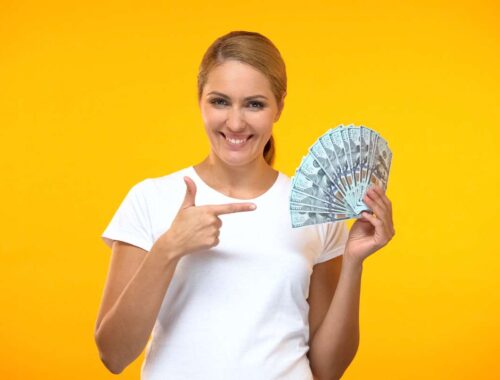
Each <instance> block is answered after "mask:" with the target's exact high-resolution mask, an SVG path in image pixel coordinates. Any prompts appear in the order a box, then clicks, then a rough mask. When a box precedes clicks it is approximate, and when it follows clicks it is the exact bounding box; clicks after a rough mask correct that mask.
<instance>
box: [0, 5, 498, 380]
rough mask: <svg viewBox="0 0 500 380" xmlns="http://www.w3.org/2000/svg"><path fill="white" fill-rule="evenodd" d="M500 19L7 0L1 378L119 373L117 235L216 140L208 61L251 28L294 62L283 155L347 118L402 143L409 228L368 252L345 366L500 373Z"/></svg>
mask: <svg viewBox="0 0 500 380" xmlns="http://www.w3.org/2000/svg"><path fill="white" fill-rule="evenodd" d="M499 19H500V17H499V8H498V2H496V1H479V0H476V1H435V0H434V1H394V2H388V1H346V2H340V1H331V2H330V1H308V2H306V3H304V2H297V3H296V4H291V3H290V2H287V1H281V2H267V1H265V2H236V1H225V0H219V1H214V2H212V1H204V2H200V3H194V2H189V1H183V2H177V1H175V2H174V1H171V2H166V1H164V2H160V1H143V2H139V1H136V2H134V1H130V2H124V1H113V2H102V1H78V2H73V1H69V2H68V1H38V2H33V1H30V2H28V1H19V0H18V1H10V0H2V1H1V2H0V141H1V150H0V155H1V157H0V165H1V175H2V179H1V182H0V183H1V196H2V201H3V202H2V203H3V204H2V218H1V222H0V223H1V236H2V238H1V239H0V249H1V254H2V256H1V264H2V265H1V269H0V271H1V273H0V278H1V280H0V281H1V289H2V291H1V296H0V297H1V298H0V301H1V307H2V316H1V324H0V341H1V342H2V344H1V346H0V350H1V352H0V356H1V358H2V364H1V365H0V378H2V379H70V378H71V379H107V378H110V379H111V378H114V375H112V374H110V373H108V372H107V371H106V369H105V367H104V366H103V365H102V364H101V362H100V361H99V357H98V353H97V349H96V346H95V344H94V338H93V332H94V331H93V329H94V322H95V318H96V315H97V308H98V306H99V303H100V299H101V294H102V289H103V286H104V279H105V276H106V273H107V266H108V260H109V257H110V250H109V248H108V247H107V246H106V245H105V244H104V243H103V242H102V241H101V238H100V234H101V233H102V232H103V230H104V228H105V227H106V225H107V224H108V222H109V221H110V219H111V217H112V215H113V214H114V212H115V211H116V209H117V207H118V205H119V204H120V202H121V201H122V199H123V197H124V196H125V194H126V192H127V191H128V190H129V189H130V187H131V186H132V185H134V184H135V183H137V182H138V181H140V180H142V179H144V178H148V177H157V176H162V175H165V174H168V173H170V172H172V171H175V170H178V169H180V168H182V167H185V166H187V165H190V164H193V163H196V162H198V161H200V160H201V159H202V158H204V157H205V155H206V154H207V152H208V148H209V145H208V141H207V139H206V136H205V133H204V130H203V125H202V121H201V117H200V114H199V111H198V108H197V103H196V73H197V68H198V65H199V63H200V60H201V57H202V55H203V53H204V51H205V49H206V48H207V47H208V46H209V44H210V43H211V42H212V41H213V40H214V39H215V38H216V37H218V36H220V35H222V34H225V33H227V32H229V31H231V30H240V29H241V30H251V31H258V32H260V33H263V34H264V35H266V36H268V37H269V38H271V40H272V41H273V42H274V43H275V44H276V45H277V47H278V48H279V49H280V51H281V53H282V55H283V57H284V59H285V61H286V64H287V73H288V77H289V82H288V85H289V87H288V96H287V99H286V105H285V109H284V113H283V115H282V118H281V120H280V121H279V122H278V123H277V124H276V125H275V132H274V133H275V136H276V141H277V160H276V165H275V167H276V168H277V169H279V170H281V171H282V172H284V173H286V174H288V175H289V176H291V175H292V174H293V172H294V169H295V168H296V167H297V166H298V164H299V162H300V159H301V157H302V155H303V154H305V153H306V151H307V148H308V147H309V146H310V145H311V144H312V143H313V142H314V141H315V140H316V139H317V138H318V137H319V136H320V134H322V133H324V132H325V131H326V130H327V129H328V128H330V127H333V126H336V125H338V124H340V123H344V124H348V123H355V124H358V125H359V124H363V125H366V126H367V127H370V128H372V129H375V130H377V131H378V132H380V133H381V135H382V136H383V137H384V138H386V140H387V141H388V142H389V146H390V147H391V149H392V151H393V163H392V168H391V175H390V180H389V187H388V191H387V194H388V196H389V198H390V199H391V200H392V201H393V204H394V222H395V228H396V236H395V237H394V239H393V241H392V242H391V243H390V244H389V245H388V246H386V247H384V248H383V249H382V250H380V251H379V252H377V253H375V254H374V255H373V256H372V257H370V258H368V259H367V261H366V262H365V266H364V273H363V283H362V295H361V314H360V318H361V320H360V323H361V345H360V348H359V351H358V354H357V356H356V358H355V359H354V361H353V362H352V364H351V366H350V367H349V368H348V370H347V371H346V374H345V376H344V378H345V379H348V380H349V379H493V378H497V377H496V376H498V373H499V370H500V368H499V367H500V365H499V364H497V363H498V352H499V348H500V343H499V342H500V329H499V323H498V321H499V317H500V313H499V309H500V302H499V301H500V296H499V285H500V284H499V282H500V281H499V269H500V268H499V263H500V258H499V253H500V250H499V248H498V246H499V245H498V237H499V233H498V226H499V223H498V214H499V211H500V209H499V202H498V199H497V197H498V195H499V194H498V189H499V168H498V167H499V159H498V154H499V148H500V144H499V142H500V139H499V127H500V125H499V122H500V106H499V102H500V91H499V88H500V87H499V85H500V80H499V79H500V78H499V77H500V74H499V69H498V68H499V67H500V64H499V56H500V46H499V37H500V27H499V25H500V22H499ZM142 360H143V355H141V356H140V358H138V359H137V360H136V361H135V362H134V363H133V364H132V365H130V367H128V368H127V369H126V370H125V371H124V372H123V373H122V374H121V375H120V378H123V379H137V378H138V377H139V370H140V364H141V363H142Z"/></svg>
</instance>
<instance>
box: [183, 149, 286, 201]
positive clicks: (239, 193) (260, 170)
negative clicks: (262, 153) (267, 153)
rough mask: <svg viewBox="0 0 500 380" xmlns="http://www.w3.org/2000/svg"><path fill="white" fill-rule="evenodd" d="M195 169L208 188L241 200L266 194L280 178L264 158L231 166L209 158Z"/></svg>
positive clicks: (195, 166)
mask: <svg viewBox="0 0 500 380" xmlns="http://www.w3.org/2000/svg"><path fill="white" fill-rule="evenodd" d="M193 168H194V169H195V170H196V173H197V174H198V176H199V177H200V178H201V179H202V180H203V181H204V182H205V183H206V184H207V185H208V186H210V187H212V188H214V189H215V190H217V191H219V192H221V193H223V194H226V195H227V196H229V197H233V198H240V199H252V198H256V197H257V196H259V195H261V194H263V193H265V192H266V191H267V190H268V189H269V188H270V187H271V186H272V185H273V184H274V182H275V181H276V178H277V176H278V172H277V171H276V170H275V169H273V167H272V166H270V165H269V164H268V163H267V162H266V161H265V160H264V158H263V157H262V159H261V160H258V161H256V162H251V163H248V164H247V165H242V166H231V165H227V164H226V163H224V162H222V161H220V160H219V159H218V158H214V157H212V156H207V157H206V158H205V159H204V160H203V161H201V162H200V163H199V164H197V165H194V166H193Z"/></svg>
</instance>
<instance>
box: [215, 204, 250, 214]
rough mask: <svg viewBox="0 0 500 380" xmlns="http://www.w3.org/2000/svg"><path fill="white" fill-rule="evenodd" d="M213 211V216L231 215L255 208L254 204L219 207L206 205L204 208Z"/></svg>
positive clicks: (223, 205)
mask: <svg viewBox="0 0 500 380" xmlns="http://www.w3.org/2000/svg"><path fill="white" fill-rule="evenodd" d="M206 207H208V208H209V209H210V210H212V211H213V213H214V214H215V215H222V214H232V213H235V212H245V211H253V210H255V209H256V208H257V206H256V204H255V203H250V202H244V203H226V204H221V205H208V206H206Z"/></svg>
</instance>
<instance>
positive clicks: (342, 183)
mask: <svg viewBox="0 0 500 380" xmlns="http://www.w3.org/2000/svg"><path fill="white" fill-rule="evenodd" d="M391 161H392V152H391V150H390V149H389V146H388V144H387V142H386V141H385V140H384V139H383V138H382V137H381V136H380V134H379V133H377V132H376V131H374V130H371V129H369V128H366V127H364V126H360V127H356V126H355V125H348V126H344V125H339V126H338V127H336V128H332V129H330V130H328V131H327V132H326V133H325V134H323V135H322V136H320V137H319V139H318V140H317V141H316V142H315V143H314V144H313V145H312V146H311V147H310V148H309V150H308V154H307V155H306V156H304V157H303V158H302V160H301V162H300V165H299V167H298V168H297V170H296V171H295V175H294V176H293V177H292V188H291V192H290V199H289V203H290V215H291V221H292V227H294V228H295V227H302V226H306V225H313V224H319V223H327V222H335V221H338V220H344V219H350V218H359V217H360V216H361V213H362V212H363V211H368V212H373V210H371V209H370V208H369V207H368V206H367V205H366V204H365V203H364V202H363V197H364V196H365V194H366V191H367V190H368V189H369V188H370V187H371V186H373V185H377V186H380V187H381V188H382V189H383V190H384V191H385V190H386V189H387V182H388V179H389V171H390V168H391Z"/></svg>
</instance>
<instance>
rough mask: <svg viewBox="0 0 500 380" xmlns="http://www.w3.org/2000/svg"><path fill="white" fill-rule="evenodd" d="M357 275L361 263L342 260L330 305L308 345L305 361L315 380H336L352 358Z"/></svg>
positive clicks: (356, 321) (356, 334) (355, 339)
mask: <svg viewBox="0 0 500 380" xmlns="http://www.w3.org/2000/svg"><path fill="white" fill-rule="evenodd" d="M361 272H362V263H361V262H353V261H352V260H349V259H348V260H345V259H343V260H342V270H341V272H340V276H339V281H338V283H337V287H336V290H335V294H334V296H333V299H332V302H331V303H330V307H329V308H328V311H327V313H326V315H325V318H324V320H323V322H322V323H321V324H320V326H319V328H318V329H317V331H316V332H315V334H314V337H313V339H312V341H311V345H310V350H309V355H308V356H309V361H310V365H311V369H312V371H313V373H314V375H315V376H317V378H318V380H330V379H340V377H341V376H342V374H343V373H344V371H345V370H346V369H347V367H348V366H349V364H350V363H351V361H352V360H353V359H354V356H355V355H356V352H357V349H358V345H359V296H360V288H361Z"/></svg>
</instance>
